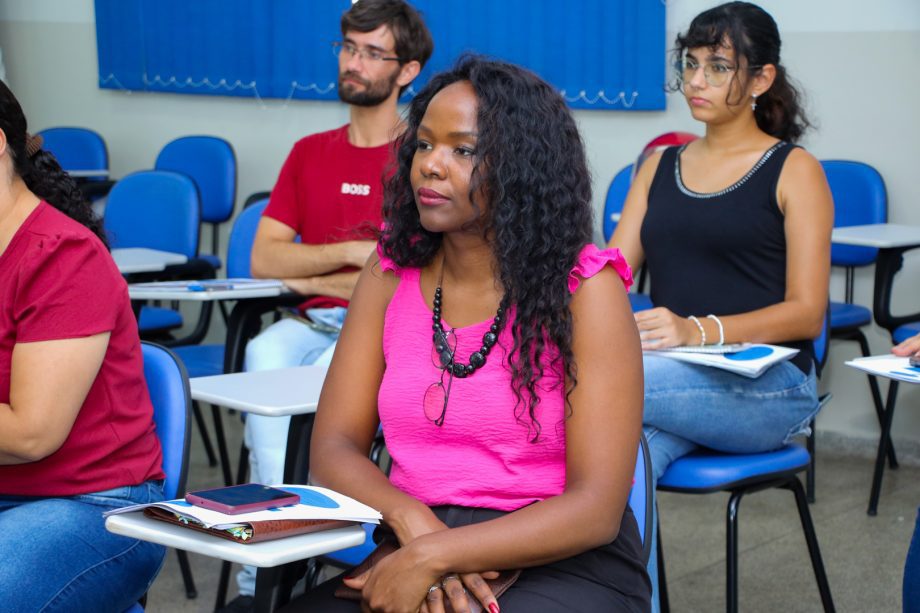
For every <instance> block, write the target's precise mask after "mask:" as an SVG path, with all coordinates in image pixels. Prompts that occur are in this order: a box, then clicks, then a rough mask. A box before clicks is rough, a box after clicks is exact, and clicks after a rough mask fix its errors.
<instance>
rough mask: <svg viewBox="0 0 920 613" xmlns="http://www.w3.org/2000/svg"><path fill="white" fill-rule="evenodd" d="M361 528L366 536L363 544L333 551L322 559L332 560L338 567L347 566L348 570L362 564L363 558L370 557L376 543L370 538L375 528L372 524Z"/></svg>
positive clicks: (363, 525)
mask: <svg viewBox="0 0 920 613" xmlns="http://www.w3.org/2000/svg"><path fill="white" fill-rule="evenodd" d="M362 527H363V528H364V532H365V534H367V538H365V539H364V543H363V544H361V545H358V546H356V547H349V548H348V549H342V550H339V551H334V552H332V553H329V554H326V556H324V557H325V558H327V559H329V560H332V561H333V562H335V563H336V564H338V565H342V566H347V567H349V568H350V567H352V566H357V565H358V564H360V563H361V562H363V561H364V558H366V557H367V556H369V555H371V552H372V551H374V550H375V549H377V543H375V542H374V539H373V538H372V535H373V533H374V528H376V526H375V525H374V524H362Z"/></svg>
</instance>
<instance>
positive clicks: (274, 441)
mask: <svg viewBox="0 0 920 613" xmlns="http://www.w3.org/2000/svg"><path fill="white" fill-rule="evenodd" d="M341 29H342V41H341V42H338V43H336V51H337V53H338V56H339V82H338V92H339V98H340V99H341V100H342V101H343V102H346V103H347V104H348V105H349V115H350V121H349V123H348V124H347V125H344V126H342V127H340V128H337V129H335V130H330V131H329V132H322V133H319V134H313V135H311V136H308V137H306V138H304V139H302V140H300V141H299V142H297V144H295V145H294V148H293V150H292V151H291V153H290V155H289V156H288V158H287V160H286V161H285V163H284V166H283V167H282V168H281V174H280V175H279V177H278V182H277V183H276V184H275V188H274V190H272V195H271V199H270V201H269V204H268V207H267V208H266V209H265V213H264V214H263V216H262V219H261V221H260V222H259V228H258V230H257V232H256V238H255V243H254V244H253V249H252V274H253V276H255V277H270V278H280V279H284V282H285V284H286V285H287V286H288V287H290V288H291V289H293V290H295V291H297V292H298V293H301V294H303V295H304V296H308V297H309V298H308V299H307V300H306V302H305V303H304V304H302V305H301V307H300V310H301V311H302V314H303V315H304V317H293V318H286V319H282V320H281V321H280V322H278V323H276V324H274V325H272V326H270V327H269V328H268V329H266V330H265V331H263V332H262V333H261V334H259V335H258V336H257V337H256V338H254V339H253V340H252V341H251V342H250V343H249V344H248V346H247V348H246V370H265V369H270V368H284V367H289V366H299V365H301V364H314V363H319V364H323V363H328V361H329V360H330V359H331V356H332V351H333V349H334V347H335V341H336V340H337V339H338V334H339V329H340V328H341V324H342V321H343V320H344V316H345V307H346V306H347V304H348V300H349V298H351V292H352V290H353V289H354V286H355V283H356V282H357V280H358V273H359V270H360V268H361V267H362V266H364V262H365V261H366V260H367V258H368V256H369V255H370V254H371V252H372V251H373V250H374V248H375V245H376V242H375V240H374V232H375V231H376V230H377V229H379V227H380V224H381V222H382V205H383V181H382V179H383V175H384V172H385V171H386V168H387V165H388V163H389V162H390V160H391V159H393V158H392V155H393V152H394V143H393V140H394V137H395V136H397V135H398V133H399V132H400V130H401V127H402V126H401V122H400V119H399V113H398V111H397V106H396V104H397V100H398V98H399V95H400V94H401V93H402V92H403V90H405V88H406V87H408V86H409V84H410V83H411V82H412V80H413V79H415V77H416V76H417V75H418V73H419V72H420V71H421V69H422V67H423V66H424V64H425V62H426V61H427V60H428V58H429V57H430V56H431V52H432V49H433V43H432V40H431V34H430V33H429V32H428V28H427V27H426V26H425V23H424V22H423V21H422V18H421V16H420V15H419V14H418V13H417V12H416V11H415V9H413V8H412V7H411V6H409V5H408V4H407V3H406V2H404V1H403V0H360V1H359V2H357V3H355V4H354V5H352V7H351V9H349V10H348V11H347V12H345V13H344V14H343V15H342V22H341ZM298 235H299V236H300V242H299V243H298V242H295V237H297V236H298ZM289 422H290V418H287V417H263V416H259V415H249V416H247V419H246V430H245V442H246V445H247V447H248V448H249V451H250V455H249V461H250V475H251V479H252V481H253V482H258V483H269V484H270V483H280V482H281V480H282V478H283V468H284V449H285V446H286V442H287V429H288V424H289ZM237 579H238V583H239V587H240V594H241V595H242V596H243V598H238V599H237V600H235V601H233V602H231V603H230V605H229V606H228V610H246V608H247V607H249V606H251V602H252V600H251V599H247V598H245V597H246V596H249V595H251V594H253V592H254V586H255V574H254V572H252V569H248V568H244V570H243V571H242V572H241V573H240V575H239V576H238V578H237Z"/></svg>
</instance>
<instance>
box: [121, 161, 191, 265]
mask: <svg viewBox="0 0 920 613" xmlns="http://www.w3.org/2000/svg"><path fill="white" fill-rule="evenodd" d="M200 220H201V212H200V204H199V201H198V189H197V188H196V187H195V183H194V182H192V180H191V179H189V178H188V177H187V176H185V175H181V174H179V173H175V172H166V171H161V170H145V171H141V172H136V173H134V174H130V175H128V176H127V177H125V178H123V179H121V180H120V181H118V182H117V183H116V184H115V186H114V187H113V188H112V191H111V192H109V197H108V201H107V202H106V206H105V216H104V218H103V225H104V226H105V231H106V234H107V235H108V237H109V242H110V244H111V246H112V248H113V249H117V248H124V247H147V248H149V249H159V250H160V251H171V252H173V253H181V254H182V255H185V256H187V257H190V258H193V257H196V256H197V255H198V232H199V229H200V225H201V222H200Z"/></svg>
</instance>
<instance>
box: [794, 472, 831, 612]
mask: <svg viewBox="0 0 920 613" xmlns="http://www.w3.org/2000/svg"><path fill="white" fill-rule="evenodd" d="M785 487H786V488H787V489H790V490H792V493H793V494H794V495H795V505H796V507H797V508H798V510H799V519H800V520H801V521H802V531H803V532H804V533H805V543H806V544H807V545H808V555H809V557H811V567H812V568H813V569H814V571H815V580H816V581H817V582H818V592H820V594H821V604H822V605H824V611H825V613H832V612H833V611H834V610H835V609H834V601H833V599H832V598H831V587H830V584H829V583H828V582H827V573H826V572H825V571H824V561H823V560H822V559H821V548H820V547H818V537H817V535H816V534H815V525H814V523H813V522H812V520H811V511H809V510H808V501H807V500H806V498H805V490H804V489H802V483H801V482H800V481H799V479H798V477H792V478H791V479H790V480H789V483H788V484H787V485H786V486H785Z"/></svg>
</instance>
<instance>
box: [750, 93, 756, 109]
mask: <svg viewBox="0 0 920 613" xmlns="http://www.w3.org/2000/svg"><path fill="white" fill-rule="evenodd" d="M751 110H752V111H756V110H757V94H751Z"/></svg>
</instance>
